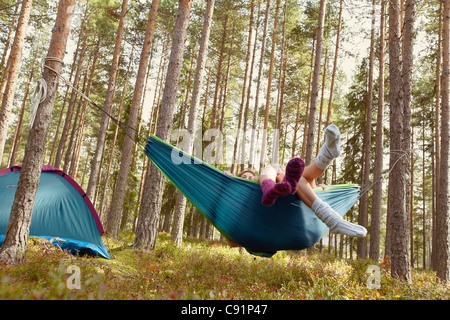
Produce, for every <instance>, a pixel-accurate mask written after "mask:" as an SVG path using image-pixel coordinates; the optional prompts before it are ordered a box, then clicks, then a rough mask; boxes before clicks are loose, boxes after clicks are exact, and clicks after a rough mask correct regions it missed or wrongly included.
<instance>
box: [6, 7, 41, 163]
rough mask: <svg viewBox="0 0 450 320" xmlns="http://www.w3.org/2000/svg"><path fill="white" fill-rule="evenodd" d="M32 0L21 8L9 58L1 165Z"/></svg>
mask: <svg viewBox="0 0 450 320" xmlns="http://www.w3.org/2000/svg"><path fill="white" fill-rule="evenodd" d="M32 3H33V1H32V0H23V1H22V8H21V9H20V14H19V20H18V22H17V29H16V35H15V36H14V42H13V45H12V47H11V52H10V54H9V58H8V66H7V69H8V74H7V75H6V80H7V82H6V87H5V92H4V93H3V97H2V105H1V110H0V165H1V163H2V158H3V152H4V149H5V142H6V138H7V134H8V127H9V125H8V122H9V115H10V113H11V108H12V105H13V100H14V94H15V92H16V85H17V78H18V77H19V71H20V65H21V60H22V51H23V44H24V42H25V36H26V30H27V26H28V21H29V20H30V12H31V5H32Z"/></svg>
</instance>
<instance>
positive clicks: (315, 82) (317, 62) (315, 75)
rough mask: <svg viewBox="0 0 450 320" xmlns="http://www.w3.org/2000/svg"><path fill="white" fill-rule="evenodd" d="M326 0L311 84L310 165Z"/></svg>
mask: <svg viewBox="0 0 450 320" xmlns="http://www.w3.org/2000/svg"><path fill="white" fill-rule="evenodd" d="M326 2H327V1H326V0H320V8H319V21H318V24H317V37H316V38H317V40H316V57H315V60H314V73H313V78H312V84H311V103H310V106H309V120H308V136H307V140H306V155H305V163H306V165H308V164H309V163H310V162H311V160H312V153H313V147H314V134H315V131H316V108H317V96H318V94H319V76H320V62H321V60H322V46H323V29H324V21H325V8H326Z"/></svg>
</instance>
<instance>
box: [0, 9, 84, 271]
mask: <svg viewBox="0 0 450 320" xmlns="http://www.w3.org/2000/svg"><path fill="white" fill-rule="evenodd" d="M74 10H75V0H61V1H60V2H59V6H58V13H57V16H56V21H55V27H54V28H53V31H52V38H51V41H50V46H49V49H48V53H47V57H48V58H52V59H51V60H50V59H48V60H46V62H45V65H46V66H48V67H49V68H52V69H53V70H55V71H52V70H50V69H49V68H44V70H43V72H42V78H43V79H44V80H45V82H46V83H47V97H46V98H45V100H44V101H43V102H42V103H40V104H39V108H38V111H37V114H36V118H35V121H34V124H33V127H32V128H31V131H30V135H29V136H28V141H27V147H26V150H25V158H24V162H23V166H22V170H21V173H20V178H19V181H18V184H17V190H16V195H15V198H14V202H13V205H12V208H11V214H10V219H9V224H8V228H7V230H6V235H5V240H4V242H3V246H2V248H1V249H0V250H1V251H0V261H5V262H7V263H10V264H17V263H22V262H24V260H25V256H26V244H27V240H28V235H29V231H30V222H31V214H32V211H33V204H34V200H35V196H36V192H37V188H38V185H39V180H40V175H41V168H42V162H43V158H44V150H45V141H46V138H47V132H48V128H49V126H50V122H51V121H50V120H51V115H52V110H53V105H54V101H55V97H56V91H57V88H58V74H59V73H60V72H61V69H62V63H61V62H60V61H62V59H63V58H64V53H65V50H66V43H67V38H68V35H69V32H70V25H71V20H72V15H73V12H74ZM53 59H58V60H59V61H55V60H53ZM55 72H56V73H55Z"/></svg>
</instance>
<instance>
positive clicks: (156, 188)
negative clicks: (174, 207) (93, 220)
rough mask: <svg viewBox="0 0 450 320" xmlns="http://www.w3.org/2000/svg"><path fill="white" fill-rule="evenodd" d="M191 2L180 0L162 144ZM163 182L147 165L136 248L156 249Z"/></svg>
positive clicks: (161, 126)
mask: <svg viewBox="0 0 450 320" xmlns="http://www.w3.org/2000/svg"><path fill="white" fill-rule="evenodd" d="M192 2H193V1H192V0H180V1H179V5H178V14H177V20H176V22H175V32H174V35H173V41H172V50H171V52H170V58H169V65H168V68H167V76H166V84H165V87H164V93H163V97H162V101H161V112H160V114H159V117H158V125H157V129H156V135H157V136H158V137H159V138H160V139H162V140H164V141H167V140H168V139H169V136H170V131H171V128H172V118H173V113H174V111H175V103H176V98H177V89H178V82H179V79H180V73H181V68H182V64H183V53H184V43H185V41H186V37H187V27H188V25H189V18H190V13H191V6H192ZM163 183H164V180H163V175H162V173H161V172H160V171H159V170H158V169H157V168H156V166H154V165H153V164H150V168H149V170H148V173H147V177H146V179H145V185H144V191H143V192H144V195H145V196H144V197H143V199H142V200H143V201H142V203H141V211H140V215H139V220H138V226H137V228H136V237H135V240H134V243H133V247H134V248H135V249H142V250H153V249H154V247H155V243H156V237H157V232H158V223H159V218H160V214H161V197H162V191H163V190H162V187H163Z"/></svg>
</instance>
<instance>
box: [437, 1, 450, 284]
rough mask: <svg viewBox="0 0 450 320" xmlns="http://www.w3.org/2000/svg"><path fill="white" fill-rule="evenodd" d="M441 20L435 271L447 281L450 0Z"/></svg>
mask: <svg viewBox="0 0 450 320" xmlns="http://www.w3.org/2000/svg"><path fill="white" fill-rule="evenodd" d="M443 17H444V20H443V28H442V39H443V43H442V53H443V59H442V102H441V152H440V168H439V180H438V185H439V193H438V195H437V208H436V231H437V232H436V234H437V242H436V246H437V248H436V262H437V266H436V267H437V268H436V274H437V276H438V277H439V278H440V279H441V280H442V281H444V282H446V283H450V230H449V227H450V222H449V221H450V182H449V174H450V173H449V163H450V155H449V147H450V128H449V123H450V117H449V99H450V93H449V90H450V61H449V59H450V40H449V37H450V26H449V25H450V0H444V15H443Z"/></svg>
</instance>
